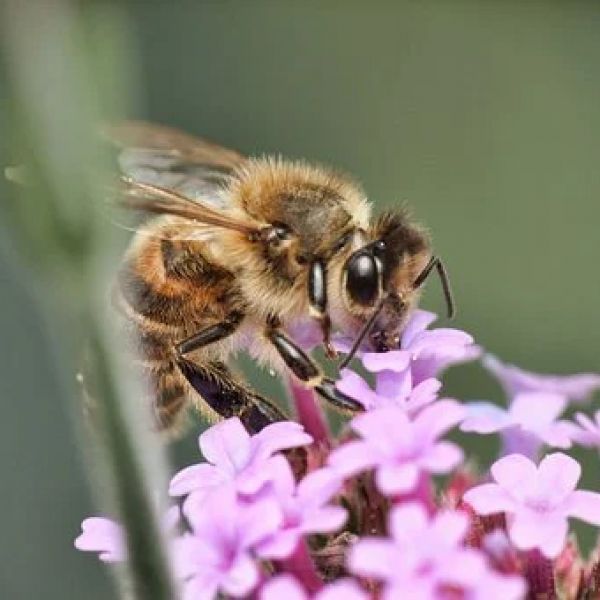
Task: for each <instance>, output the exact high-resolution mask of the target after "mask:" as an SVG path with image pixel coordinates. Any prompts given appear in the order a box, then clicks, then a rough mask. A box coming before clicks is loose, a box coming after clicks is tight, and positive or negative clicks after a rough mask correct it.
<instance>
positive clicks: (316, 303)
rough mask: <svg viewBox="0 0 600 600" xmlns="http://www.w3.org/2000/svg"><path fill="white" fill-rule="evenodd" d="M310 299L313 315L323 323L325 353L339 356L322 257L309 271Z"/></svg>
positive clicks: (331, 356)
mask: <svg viewBox="0 0 600 600" xmlns="http://www.w3.org/2000/svg"><path fill="white" fill-rule="evenodd" d="M308 301H309V306H310V313H311V316H313V317H314V318H315V319H317V320H318V321H319V323H320V324H321V331H322V332H323V347H324V349H325V354H326V355H327V357H328V358H331V359H334V358H337V352H336V350H335V348H334V347H333V345H332V344H331V318H330V317H329V314H328V313H327V268H326V265H325V262H324V261H323V260H322V259H320V258H319V259H316V260H314V261H313V262H312V263H311V265H310V270H309V272H308Z"/></svg>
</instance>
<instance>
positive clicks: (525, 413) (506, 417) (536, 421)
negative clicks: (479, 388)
mask: <svg viewBox="0 0 600 600" xmlns="http://www.w3.org/2000/svg"><path fill="white" fill-rule="evenodd" d="M566 405H567V400H566V398H565V397H564V396H559V395H557V394H552V393H549V392H520V393H519V394H517V395H516V396H515V398H514V400H513V401H512V403H511V404H510V406H509V408H508V409H505V408H502V407H500V406H497V405H495V404H491V403H489V402H471V403H468V404H465V405H464V406H465V408H466V410H467V416H466V418H465V420H464V421H463V422H462V423H461V425H460V429H461V430H462V431H469V432H470V431H472V432H475V433H482V434H487V433H496V432H499V431H507V430H513V431H512V432H511V433H512V434H513V435H514V434H515V433H521V434H524V435H527V436H529V437H530V438H533V444H532V445H537V446H539V445H541V444H547V445H548V446H554V447H557V448H569V447H570V446H571V432H572V425H571V424H570V423H569V422H567V421H561V420H557V419H558V417H559V416H560V415H561V414H562V412H563V410H564V409H565V408H566ZM514 430H517V431H514ZM535 442H537V444H536V443H535Z"/></svg>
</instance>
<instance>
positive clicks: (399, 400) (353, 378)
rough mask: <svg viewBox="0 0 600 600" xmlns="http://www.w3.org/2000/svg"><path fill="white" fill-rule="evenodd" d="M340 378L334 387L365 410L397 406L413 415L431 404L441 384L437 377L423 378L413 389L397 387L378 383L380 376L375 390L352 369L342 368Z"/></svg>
mask: <svg viewBox="0 0 600 600" xmlns="http://www.w3.org/2000/svg"><path fill="white" fill-rule="evenodd" d="M341 375H342V376H341V378H340V379H339V380H338V381H337V382H336V387H337V388H338V389H339V390H340V391H341V392H342V393H344V394H346V395H347V396H349V397H350V398H354V399H355V400H357V401H358V402H360V403H361V404H362V405H363V406H364V407H365V409H366V410H373V409H374V408H384V407H386V406H397V407H399V408H402V409H403V410H405V411H406V412H407V413H408V414H409V415H414V414H415V413H416V412H418V411H419V410H420V409H421V408H423V407H424V406H427V405H428V404H431V403H432V402H433V401H434V400H435V399H436V398H437V392H438V391H439V389H440V388H441V387H442V384H441V383H440V382H439V381H438V380H437V379H433V378H430V379H425V380H424V381H422V382H421V383H419V384H417V385H416V386H415V387H414V389H409V388H406V387H405V386H403V385H399V386H398V387H394V386H387V385H380V384H381V382H382V380H381V378H378V379H377V387H376V390H372V389H371V387H370V386H369V384H368V383H367V382H366V381H365V380H364V379H363V378H362V377H361V376H360V375H357V374H356V373H355V372H354V371H351V370H350V369H343V370H342V372H341Z"/></svg>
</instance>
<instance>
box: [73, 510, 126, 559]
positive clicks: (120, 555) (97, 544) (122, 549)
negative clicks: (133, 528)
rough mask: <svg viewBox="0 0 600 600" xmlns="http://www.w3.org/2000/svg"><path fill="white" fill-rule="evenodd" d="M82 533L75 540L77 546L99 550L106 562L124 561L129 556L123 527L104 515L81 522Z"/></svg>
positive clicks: (86, 549) (100, 557) (100, 555)
mask: <svg viewBox="0 0 600 600" xmlns="http://www.w3.org/2000/svg"><path fill="white" fill-rule="evenodd" d="M81 529H82V533H81V535H80V536H79V537H78V538H77V539H76V540H75V548H77V550H83V551H86V552H99V553H100V554H99V556H98V558H99V559H100V560H102V561H104V562H122V561H124V560H125V559H126V557H127V548H126V545H125V532H124V530H123V527H122V526H121V525H119V524H118V523H116V522H115V521H112V520H111V519H106V518H104V517H90V518H88V519H85V520H84V521H83V522H82V523H81Z"/></svg>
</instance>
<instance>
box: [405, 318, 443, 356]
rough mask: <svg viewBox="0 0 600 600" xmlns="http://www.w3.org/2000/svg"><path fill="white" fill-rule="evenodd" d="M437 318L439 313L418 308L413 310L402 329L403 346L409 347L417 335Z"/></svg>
mask: <svg viewBox="0 0 600 600" xmlns="http://www.w3.org/2000/svg"><path fill="white" fill-rule="evenodd" d="M436 319H437V315H436V314H435V313H432V312H429V311H427V310H421V309H417V310H415V311H413V313H412V315H411V317H410V319H409V321H408V323H407V324H406V326H405V327H404V330H403V331H402V344H401V346H402V348H407V347H409V346H410V345H411V344H412V343H413V341H414V339H415V337H416V336H417V335H418V334H419V333H421V332H422V331H425V330H426V329H427V328H428V327H429V326H430V325H431V324H432V323H433V322H434V321H435V320H436Z"/></svg>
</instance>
